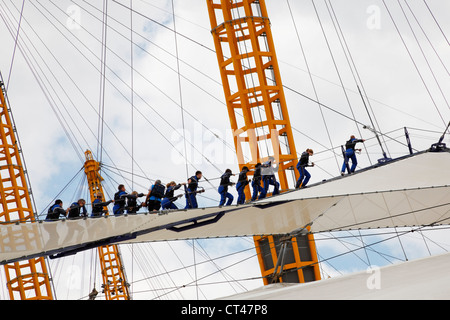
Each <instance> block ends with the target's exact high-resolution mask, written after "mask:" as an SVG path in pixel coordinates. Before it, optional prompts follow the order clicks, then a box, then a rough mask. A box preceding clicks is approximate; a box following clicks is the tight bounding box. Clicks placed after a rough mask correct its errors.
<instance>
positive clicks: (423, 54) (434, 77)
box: [397, 0, 450, 109]
mask: <svg viewBox="0 0 450 320" xmlns="http://www.w3.org/2000/svg"><path fill="white" fill-rule="evenodd" d="M397 2H398V5H399V6H400V9H401V10H402V13H403V16H404V17H405V20H406V22H407V23H408V26H409V28H410V29H411V33H412V34H413V36H414V39H415V40H416V43H417V46H418V47H419V49H420V52H421V53H422V56H423V58H424V60H425V62H426V64H427V66H428V69H430V73H431V76H432V77H433V79H434V81H435V82H436V86H437V88H438V89H439V92H440V93H441V95H442V98H443V99H444V101H445V104H446V105H447V108H449V109H450V105H449V103H448V101H447V98H446V96H445V94H444V92H443V91H442V88H441V85H440V84H439V81H438V80H437V78H436V75H435V73H434V71H433V68H431V65H430V62H429V61H428V58H427V56H426V54H425V52H424V51H423V48H422V46H421V44H420V42H419V39H418V38H417V36H416V33H415V32H414V29H413V27H412V25H411V23H410V22H409V19H408V16H407V15H406V12H405V10H404V9H403V6H402V4H401V2H400V0H397ZM408 7H409V5H408ZM410 9H411V8H410Z"/></svg>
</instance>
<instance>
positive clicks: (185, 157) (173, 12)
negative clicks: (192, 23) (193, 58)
mask: <svg viewBox="0 0 450 320" xmlns="http://www.w3.org/2000/svg"><path fill="white" fill-rule="evenodd" d="M172 19H173V30H174V38H175V53H176V57H177V74H178V94H179V99H180V109H181V124H182V126H183V137H184V138H183V144H184V159H185V166H186V178H187V177H189V168H188V161H187V158H188V154H187V146H186V137H185V134H186V128H185V123H184V107H183V92H182V88H181V74H180V59H179V55H178V40H177V25H176V22H175V5H174V3H173V0H172Z"/></svg>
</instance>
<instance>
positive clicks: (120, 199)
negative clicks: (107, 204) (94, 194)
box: [113, 184, 127, 215]
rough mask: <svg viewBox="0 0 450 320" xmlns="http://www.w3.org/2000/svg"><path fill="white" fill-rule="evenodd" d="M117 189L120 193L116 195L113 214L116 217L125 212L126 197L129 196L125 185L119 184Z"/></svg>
mask: <svg viewBox="0 0 450 320" xmlns="http://www.w3.org/2000/svg"><path fill="white" fill-rule="evenodd" d="M117 189H118V190H119V191H117V192H116V193H115V194H114V206H113V213H114V215H121V214H123V211H124V210H125V202H126V199H125V195H127V192H126V191H125V186H124V185H123V184H119V186H118V187H117Z"/></svg>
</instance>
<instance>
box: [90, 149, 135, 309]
mask: <svg viewBox="0 0 450 320" xmlns="http://www.w3.org/2000/svg"><path fill="white" fill-rule="evenodd" d="M84 154H85V157H86V162H85V163H84V172H85V174H86V178H87V182H88V186H89V194H90V197H91V203H93V202H94V200H95V199H97V195H101V202H105V194H104V192H103V187H102V181H103V178H102V177H101V175H100V163H99V162H98V161H96V160H94V157H93V155H92V152H91V151H89V150H87V151H86V152H85V153H84ZM104 211H105V215H108V208H107V207H105V208H104ZM97 251H98V256H99V260H100V266H101V270H102V278H103V291H104V293H105V297H106V300H130V299H131V297H130V293H129V288H128V283H127V281H126V278H125V269H124V267H123V263H122V258H121V256H120V251H119V247H118V246H117V245H107V246H101V247H98V249H97Z"/></svg>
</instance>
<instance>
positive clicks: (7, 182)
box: [0, 80, 53, 300]
mask: <svg viewBox="0 0 450 320" xmlns="http://www.w3.org/2000/svg"><path fill="white" fill-rule="evenodd" d="M0 87H1V89H0V118H1V119H0V141H1V142H0V181H1V183H0V198H1V199H0V222H1V223H8V222H11V223H15V222H20V223H32V222H34V221H35V216H34V213H33V208H32V204H31V197H30V191H29V187H28V184H27V180H26V178H25V169H24V166H23V160H22V159H21V150H20V148H19V144H18V140H17V138H16V136H15V131H16V128H15V125H14V123H13V121H12V117H11V115H10V109H9V108H8V106H7V104H6V99H5V94H4V90H5V88H4V85H3V82H2V81H1V80H0ZM3 241H10V242H13V243H16V245H19V243H22V244H23V245H24V246H26V245H27V244H32V243H33V242H34V241H36V242H37V241H39V239H32V238H31V239H17V238H15V237H14V234H11V235H7V239H6V238H4V239H3ZM5 272H6V280H7V287H8V291H9V296H10V299H11V300H17V299H20V300H53V295H52V291H51V286H50V278H49V274H48V271H47V266H46V262H45V259H44V258H43V257H41V258H36V259H30V260H27V261H19V262H14V263H11V264H7V265H5Z"/></svg>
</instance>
